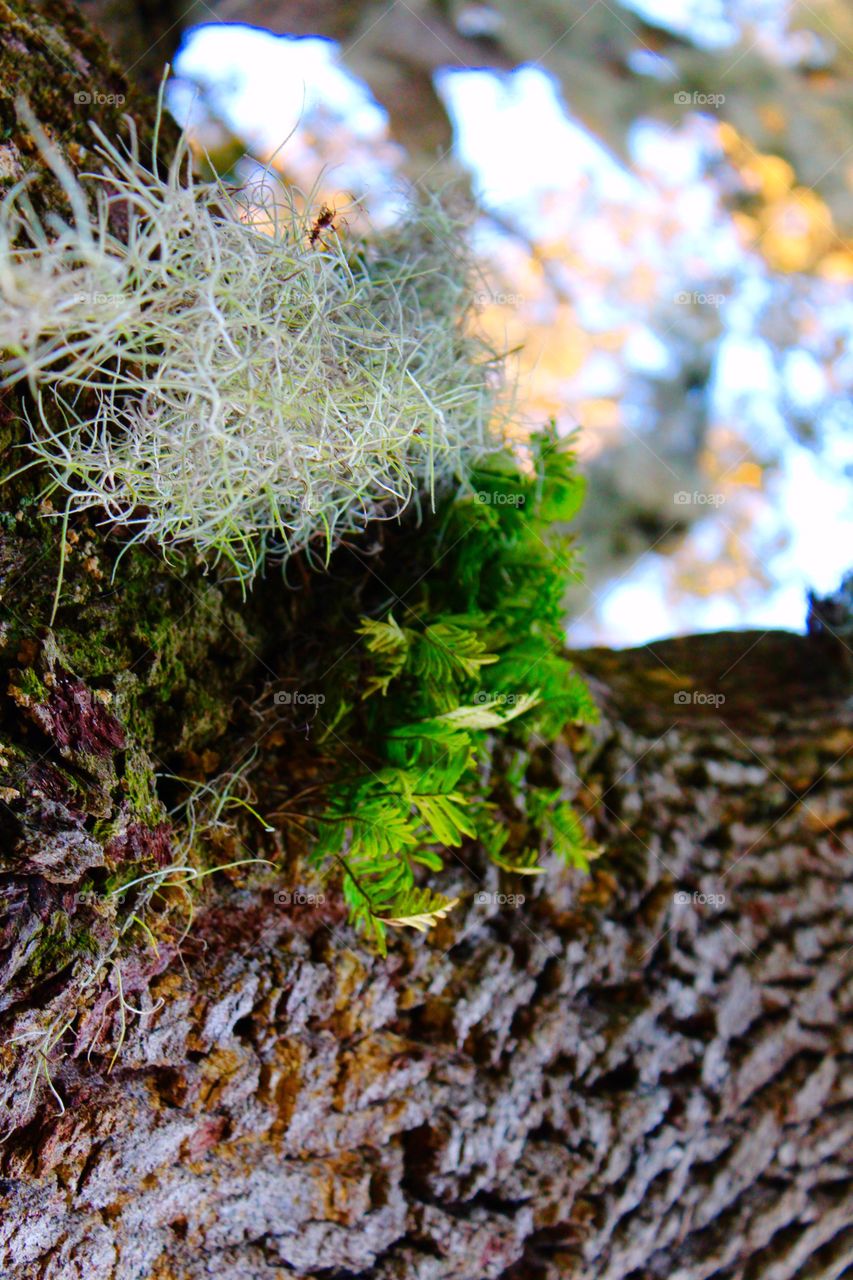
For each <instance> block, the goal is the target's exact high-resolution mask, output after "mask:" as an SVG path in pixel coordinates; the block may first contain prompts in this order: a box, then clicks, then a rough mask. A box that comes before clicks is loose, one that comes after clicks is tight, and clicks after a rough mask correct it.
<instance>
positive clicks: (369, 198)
mask: <svg viewBox="0 0 853 1280" xmlns="http://www.w3.org/2000/svg"><path fill="white" fill-rule="evenodd" d="M83 7H84V8H86V9H87V10H89V11H90V12H91V13H92V15H93V16H94V17H95V18H96V20H97V21H99V22H100V24H101V25H102V27H104V28H105V29H106V31H107V34H108V35H109V36H110V39H111V40H112V43H113V45H114V47H116V48H117V50H118V52H119V55H120V57H122V59H123V60H124V62H125V65H126V66H127V67H128V68H129V69H130V73H131V75H133V76H135V77H137V78H142V79H146V78H147V79H148V80H149V81H150V82H151V83H152V84H154V83H156V82H157V81H159V78H160V76H161V75H162V71H163V66H164V65H165V63H166V62H167V61H168V60H173V61H174V63H175V69H176V73H177V78H176V79H175V80H174V81H173V84H172V88H171V94H170V103H171V107H172V110H173V111H174V113H175V115H176V116H177V117H178V119H179V120H180V121H181V122H182V123H186V122H189V123H190V125H191V127H192V129H193V132H194V136H195V142H196V146H197V148H198V151H199V156H200V159H201V161H202V163H209V164H212V165H213V166H214V167H216V168H217V169H218V170H219V171H220V172H227V173H230V174H233V176H234V177H235V178H236V179H238V180H240V179H242V178H247V177H249V176H252V175H253V174H255V173H256V172H257V169H258V166H259V165H263V164H265V163H270V162H271V163H273V164H274V165H275V167H276V168H277V169H279V170H280V171H281V172H282V174H283V175H284V176H285V177H286V178H287V179H288V180H290V181H292V182H294V183H296V184H298V185H299V186H301V187H302V188H303V189H304V190H305V191H306V192H308V193H310V194H311V196H312V198H313V199H314V200H316V201H317V202H318V203H323V202H324V203H326V204H327V205H328V206H329V208H330V209H331V210H333V211H334V212H335V215H336V219H337V223H336V225H338V226H339V227H341V228H342V229H343V228H344V226H345V225H346V224H350V223H352V222H353V221H357V220H359V219H360V218H362V217H365V216H369V218H370V219H371V220H372V221H373V222H375V223H380V224H382V223H387V222H388V221H390V220H393V219H394V218H395V217H396V216H397V215H398V213H399V210H400V208H401V204H402V199H401V197H403V196H404V195H405V192H406V190H407V189H409V188H410V187H411V186H412V185H416V184H424V185H426V186H429V187H437V188H440V189H444V190H445V191H446V192H447V195H448V198H449V199H450V200H460V199H463V198H467V199H468V200H469V201H471V202H472V203H473V206H474V215H473V219H472V229H471V234H472V237H473V240H474V244H475V247H476V249H477V252H478V258H479V260H480V262H481V269H482V280H481V292H480V299H479V301H480V303H481V305H482V318H483V322H484V323H485V324H486V326H487V327H488V329H489V330H490V332H491V334H492V335H493V336H494V338H495V339H496V340H497V341H498V342H500V343H503V344H504V345H505V346H506V348H507V349H508V350H509V351H510V352H512V353H513V355H512V357H511V359H512V360H513V362H514V364H515V366H516V368H517V371H518V375H519V382H518V392H517V399H518V415H517V416H518V422H519V429H520V430H527V429H530V428H533V427H536V426H538V425H540V424H541V423H542V421H543V420H544V419H546V418H548V417H550V416H553V417H554V418H555V419H556V421H557V423H558V426H559V429H560V431H561V432H562V433H569V432H571V431H574V430H576V429H577V428H580V429H581V430H580V435H579V451H580V455H581V458H582V461H583V465H584V467H585V469H586V470H587V472H588V474H589V477H590V481H591V484H590V497H589V499H588V502H587V505H586V510H585V513H584V515H583V518H582V522H581V524H582V527H581V530H580V535H581V539H582V542H583V545H584V551H585V559H586V564H587V577H588V582H587V585H586V587H584V588H582V589H578V590H577V594H576V596H575V598H574V599H573V600H571V602H570V604H571V617H572V621H571V626H570V631H569V636H570V640H572V641H573V642H574V643H577V644H587V643H607V644H615V645H620V644H631V643H639V642H642V641H644V640H646V639H649V638H652V637H654V636H660V635H663V634H673V633H683V632H689V631H697V630H705V629H717V628H722V627H734V626H753V627H755V626H767V627H770V626H788V627H792V628H801V627H802V626H803V623H804V618H805V613H806V590H807V588H809V587H814V588H816V589H817V590H818V592H823V593H826V592H829V591H832V590H833V589H834V588H835V587H836V586H837V584H838V582H839V580H840V578H841V576H842V574H843V572H844V571H845V570H846V569H848V568H849V567H850V563H851V560H853V554H851V544H853V539H851V533H853V508H852V507H851V500H850V495H851V486H850V479H851V472H853V410H851V404H850V394H849V393H850V386H851V380H853V377H852V375H853V355H851V342H850V338H851V331H853V300H851V282H853V245H851V241H850V232H851V227H853V8H851V6H850V4H849V0H813V3H809V4H806V3H802V2H800V0H794V2H793V3H790V2H789V3H784V2H783V0H728V2H727V0H623V2H622V3H619V0H592V2H591V3H588V0H525V2H524V3H518V2H516V3H512V0H491V2H490V3H468V2H465V0H444V2H439V0H380V2H379V3H356V2H353V0H339V2H336V0H318V2H316V3H308V0H220V2H219V3H216V2H215V0H214V2H211V3H208V2H207V0H196V2H195V3H193V4H190V5H181V4H180V3H178V2H177V0H176V2H175V3H164V2H162V0H155V2H154V3H149V4H145V5H141V4H140V5H130V4H128V3H127V0H88V2H87V3H84V5H83ZM282 144H284V145H282Z"/></svg>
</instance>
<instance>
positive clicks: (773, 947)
mask: <svg viewBox="0 0 853 1280" xmlns="http://www.w3.org/2000/svg"><path fill="white" fill-rule="evenodd" d="M0 21H2V26H1V27H0V32H2V33H0V72H2V73H3V75H4V76H5V84H6V85H10V84H11V83H12V80H11V71H10V65H11V59H12V58H13V57H15V58H16V61H15V66H16V67H23V68H24V75H23V78H24V79H25V80H26V84H24V85H22V86H21V87H23V88H25V89H27V90H28V91H29V93H30V97H31V98H32V99H33V100H34V103H35V105H36V108H37V111H38V113H39V114H40V116H41V118H42V119H44V120H45V121H46V122H47V123H48V124H51V125H52V126H53V129H54V132H55V134H56V135H57V136H62V135H65V137H66V143H67V139H68V136H69V133H70V135H71V136H73V139H74V141H76V142H78V143H81V142H82V141H83V137H82V130H83V125H82V124H81V123H80V121H79V120H78V118H77V115H76V114H75V109H74V105H73V97H74V92H75V76H85V77H86V80H85V83H88V84H91V83H92V80H93V78H94V79H96V80H97V83H98V85H99V88H98V92H101V93H106V92H107V89H106V87H100V86H106V85H108V84H112V85H113V86H114V87H113V89H112V90H111V92H114V93H115V92H117V91H118V89H117V88H116V86H119V87H120V81H118V80H116V79H115V78H114V77H115V72H114V70H113V69H112V68H110V67H109V64H108V62H107V59H106V54H105V51H104V50H103V48H102V47H101V46H99V45H98V44H97V42H96V41H94V40H93V39H92V37H91V36H90V35H89V34H88V33H87V32H85V31H84V30H83V29H82V28H81V27H80V25H79V18H78V17H77V15H76V14H75V11H74V10H73V9H71V8H70V7H68V8H67V7H65V6H63V5H61V4H59V3H51V4H49V5H45V6H44V7H43V8H42V9H41V10H40V11H33V12H32V13H30V14H25V13H24V11H23V9H16V8H7V7H6V6H5V5H3V4H2V3H0ZM16 42H17V43H16ZM22 48H23V49H24V50H25V51H26V53H27V55H28V56H27V57H26V59H24V60H23V61H22V57H23V55H22V53H21V49H22ZM3 59H5V61H4V60H3ZM80 59H83V60H84V61H85V64H86V66H85V70H83V69H82V68H81V63H80ZM74 68H77V70H76V71H75V70H74ZM17 74H18V75H19V78H20V76H21V73H20V72H19V73H17ZM111 77H113V78H112V79H111ZM76 83H77V84H79V83H81V81H80V80H79V79H78V80H77V81H76ZM3 110H4V111H5V112H6V113H7V115H9V118H10V119H11V118H12V117H11V112H12V107H11V103H10V101H9V100H6V102H5V103H4V104H3ZM4 123H6V124H8V123H9V121H8V120H6V121H4ZM25 141H26V140H25ZM3 147H4V148H5V150H4V151H2V154H4V155H5V157H6V162H7V163H8V165H9V166H10V167H11V169H12V170H14V169H15V168H16V167H17V168H20V167H22V166H24V165H26V163H27V162H28V160H31V153H30V155H29V156H28V153H27V147H26V145H22V146H21V147H20V148H18V149H17V150H15V149H14V148H13V146H12V145H11V144H7V143H4V144H3ZM69 154H71V155H72V156H73V150H71V149H69ZM45 198H49V197H48V196H46V197H45ZM5 404H6V411H5V413H6V416H5V421H4V423H3V429H4V431H5V432H6V435H7V437H8V438H9V439H12V440H14V439H16V438H19V426H18V424H17V422H16V421H15V413H16V402H15V400H14V398H13V397H11V396H7V397H6V401H5ZM16 497H17V498H18V499H19V505H18V506H17V508H16V507H15V505H14V504H13V505H12V507H11V508H10V512H9V516H8V518H7V519H6V520H5V522H4V529H3V535H2V536H3V542H2V558H0V570H1V571H2V575H3V603H4V607H5V610H6V616H5V621H4V623H3V631H2V636H3V647H2V649H0V664H2V667H3V673H4V678H5V679H7V681H8V683H7V685H6V687H7V690H8V692H7V694H6V696H5V697H4V698H3V707H2V720H0V734H1V735H2V767H3V768H4V769H5V770H7V776H6V778H5V779H4V784H5V785H4V789H3V791H2V793H0V794H2V801H3V803H2V810H0V840H2V842H3V843H2V850H3V860H4V861H3V868H4V869H3V872H2V875H0V900H2V903H3V915H2V917H0V972H2V975H3V979H2V980H3V991H2V998H0V1010H2V1013H0V1017H2V1026H0V1040H2V1042H3V1043H2V1047H0V1062H2V1065H3V1070H4V1077H5V1078H4V1083H3V1093H2V1113H3V1115H4V1116H5V1121H4V1129H5V1141H4V1143H3V1145H2V1146H0V1179H2V1182H0V1195H1V1196H2V1227H0V1263H2V1269H3V1274H4V1275H9V1276H13V1277H15V1278H16V1280H29V1278H30V1277H33V1278H35V1277H39V1280H41V1278H43V1277H44V1278H48V1280H72V1278H73V1277H80V1280H101V1278H103V1280H107V1278H109V1280H131V1277H133V1278H134V1280H166V1278H167V1277H169V1278H174V1280H190V1278H194V1277H202V1276H211V1275H212V1276H216V1277H217V1278H218V1280H229V1278H231V1277H233V1280H238V1278H239V1280H252V1278H253V1277H258V1280H260V1278H261V1277H263V1278H264V1280H269V1277H285V1276H289V1275H297V1276H303V1277H310V1276H316V1277H321V1276H324V1277H333V1276H338V1277H341V1278H343V1277H344V1276H350V1277H352V1276H364V1277H367V1276H372V1277H387V1278H388V1280H390V1278H391V1277H401V1278H402V1277H406V1278H407V1280H408V1278H409V1277H414V1278H417V1280H431V1278H432V1277H436V1278H438V1277H442V1278H445V1277H446V1278H449V1277H456V1278H458V1280H486V1278H487V1277H499V1276H502V1277H506V1280H522V1278H524V1280H557V1277H558V1276H571V1277H575V1278H576V1280H626V1278H627V1277H631V1278H632V1280H640V1278H643V1277H649V1278H651V1277H668V1278H669V1280H676V1278H677V1280H704V1278H705V1277H712V1276H713V1277H727V1278H730V1280H735V1278H736V1277H737V1278H743V1280H785V1278H786V1277H809V1278H813V1280H817V1278H821V1280H823V1278H829V1277H836V1276H837V1277H840V1276H842V1275H843V1274H845V1272H846V1269H847V1268H848V1267H850V1266H853V1227H851V1225H850V1224H851V1221H853V1188H852V1187H851V1174H850V1165H849V1151H850V1148H851V1139H853V1118H852V1113H851V1075H850V1071H849V1064H850V1061H851V1052H853V1044H851V1033H850V1028H851V1022H850V1012H851V1003H853V995H851V970H853V949H852V948H851V936H850V935H851V928H850V925H851V917H853V843H852V842H851V836H850V800H851V794H852V793H853V760H851V757H850V752H851V748H853V708H851V705H850V703H849V701H847V702H845V701H844V694H845V692H846V683H845V682H846V681H847V680H848V677H849V671H848V668H847V667H846V666H845V663H844V662H843V661H842V658H844V657H846V652H845V651H844V649H843V648H841V647H834V646H833V644H832V643H830V641H829V640H827V639H826V638H825V637H826V634H827V633H826V632H824V633H823V634H821V635H815V636H809V637H797V636H790V635H785V634H781V633H769V634H764V635H761V634H755V635H750V634H741V635H732V634H729V635H722V636H705V637H697V638H693V639H687V640H681V641H671V642H667V643H664V644H660V645H655V646H650V647H647V648H645V649H643V650H637V651H629V652H624V653H607V652H605V651H592V652H589V653H586V654H579V655H577V662H578V665H579V666H580V667H581V669H582V670H585V671H586V672H587V673H588V675H589V677H590V679H591V681H592V683H593V687H594V689H595V692H596V695H597V698H598V700H599V702H600V705H601V707H602V710H603V717H602V722H601V724H600V725H599V726H597V727H596V728H595V729H594V730H593V731H591V732H586V733H580V732H579V733H578V734H577V735H576V736H575V737H574V738H573V739H572V740H567V741H565V742H564V743H562V744H561V745H560V746H559V748H558V749H555V750H551V749H550V748H546V747H545V746H544V745H543V746H542V747H541V750H540V752H539V767H540V769H541V770H542V772H543V774H550V775H552V776H553V777H554V778H556V779H558V780H559V781H560V782H561V784H562V786H563V787H564V790H565V793H566V795H567V796H570V797H574V798H575V800H576V803H577V805H578V807H579V808H580V810H581V811H582V812H584V813H585V815H586V818H585V820H586V823H587V825H588V826H589V829H590V831H591V833H592V834H593V835H594V836H595V838H596V840H597V841H598V842H599V843H600V844H601V845H602V846H603V848H604V850H605V852H604V854H603V856H602V858H601V859H600V861H599V862H597V863H596V864H595V871H594V873H593V875H592V876H591V877H589V878H584V877H583V876H581V875H580V874H579V873H570V872H565V871H560V870H558V869H556V868H552V869H551V872H550V874H549V875H548V876H547V877H538V878H534V879H532V880H530V879H525V880H520V879H519V878H513V877H509V876H504V875H502V874H501V873H500V872H498V871H497V869H496V868H494V867H493V866H490V865H489V864H487V861H486V859H485V857H483V856H481V854H480V852H479V851H478V850H477V849H476V848H468V849H465V850H463V852H462V855H461V856H460V857H459V858H456V859H453V860H451V861H452V868H451V869H450V870H449V871H448V872H447V873H446V875H445V878H444V882H443V883H442V884H441V886H440V887H441V888H442V890H443V891H444V892H447V893H450V894H453V895H457V894H458V895H459V896H460V897H461V899H462V902H461V904H460V906H459V907H458V908H457V909H456V910H455V911H454V912H453V913H452V914H451V916H450V917H449V919H448V920H447V921H446V922H444V923H443V924H442V925H441V926H439V928H438V929H437V930H435V931H433V932H432V933H431V934H430V935H429V936H428V938H427V939H426V940H423V939H420V938H414V939H413V938H412V937H411V936H410V935H408V934H406V935H404V936H400V937H398V938H396V939H395V940H394V945H393V946H392V949H391V952H390V955H389V957H388V959H387V960H382V959H380V958H378V957H377V956H376V955H374V954H372V953H370V952H368V951H367V950H365V949H364V948H363V947H362V946H361V945H360V944H359V943H358V941H357V940H356V938H355V937H354V936H353V935H352V933H351V932H350V930H349V929H348V928H347V926H346V925H345V924H344V922H343V921H344V914H345V913H344V911H343V908H342V905H341V903H340V901H339V898H338V895H337V892H336V890H335V887H334V884H331V885H326V886H321V885H319V884H317V883H315V882H314V881H312V880H310V878H309V877H308V876H307V874H306V872H305V871H304V869H303V868H301V867H300V866H298V865H295V864H294V863H293V861H292V860H290V861H289V860H288V859H287V858H285V859H284V860H283V862H282V864H281V870H280V872H279V873H277V878H275V879H274V880H271V879H268V880H266V881H264V879H263V878H261V877H257V878H254V879H245V878H244V879H239V878H238V877H237V876H236V875H234V876H232V878H231V879H229V878H228V877H227V876H223V877H220V878H219V879H218V883H217V887H216V888H215V889H213V888H210V889H209V891H208V893H207V897H206V899H205V902H204V906H203V908H201V909H199V910H198V911H197V913H196V916H195V919H194V921H193V922H192V926H191V928H190V930H189V932H188V933H187V935H186V937H185V938H183V939H181V938H179V937H177V936H176V937H175V938H174V940H173V941H172V942H171V943H168V942H167V943H165V944H164V943H160V944H159V945H157V946H156V948H155V947H154V946H151V945H147V944H143V945H139V946H137V948H136V949H135V950H132V951H127V950H125V951H114V952H112V953H111V959H110V960H109V961H108V962H105V963H104V964H103V965H99V966H98V967H97V970H96V971H95V972H92V970H91V968H90V969H89V970H87V969H86V965H85V957H86V955H89V956H91V955H94V954H102V949H103V939H104V937H105V936H106V935H107V932H108V929H109V928H111V927H112V926H113V925H114V922H115V919H116V914H115V911H116V908H115V902H114V900H113V898H111V897H110V893H109V884H110V877H111V876H112V875H114V874H116V873H118V872H121V870H122V868H126V867H127V866H128V865H133V866H134V867H138V868H141V869H142V871H143V873H145V872H146V869H149V870H151V871H153V870H156V869H157V868H162V867H163V866H164V865H168V864H169V863H170V862H171V860H173V858H174V856H175V845H174V841H175V833H174V832H173V831H172V830H171V827H170V824H169V822H168V821H167V815H166V812H165V810H164V808H163V804H162V801H161V799H160V795H159V793H158V784H157V783H156V780H155V778H154V771H155V769H160V770H161V772H168V771H172V772H175V771H177V770H178V767H179V765H180V767H181V769H192V768H196V769H198V770H199V776H204V775H205V772H206V771H207V772H209V771H210V770H211V769H212V768H214V767H215V766H214V765H213V764H212V763H211V760H210V759H208V757H212V756H213V755H214V754H215V755H216V756H218V757H220V758H221V759H222V760H223V761H226V762H230V761H231V760H233V759H235V757H239V754H240V751H241V750H242V748H243V745H244V743H245V740H246V723H247V722H250V721H251V717H252V713H253V712H252V709H253V708H255V707H256V706H257V705H258V702H259V699H260V698H261V695H262V693H263V689H264V687H265V686H266V684H267V682H268V681H269V679H270V677H271V675H272V676H278V675H280V674H281V673H282V672H285V673H286V672H287V671H288V670H289V669H290V670H292V669H298V668H293V667H292V665H290V666H289V664H292V663H293V662H294V661H295V658H294V656H293V653H292V651H291V647H289V644H288V645H284V644H283V642H282V636H283V635H287V634H290V632H292V631H293V629H294V626H296V628H297V630H298V629H299V628H300V627H301V628H302V630H303V631H304V630H306V629H307V622H306V619H310V620H311V631H312V636H315V637H318V638H319V643H320V645H321V646H322V644H323V643H325V642H326V640H327V631H328V630H329V629H330V627H331V623H329V622H328V616H329V615H328V609H327V604H328V600H329V596H330V594H332V593H334V592H335V591H338V588H337V586H335V585H333V586H332V587H331V588H330V589H329V590H328V591H326V592H325V594H324V588H323V587H322V585H317V586H314V587H310V588H306V589H305V590H304V591H303V592H302V594H301V596H300V595H299V593H290V594H288V593H283V592H282V589H281V586H280V585H279V587H278V589H277V591H276V590H275V589H274V586H273V585H271V584H262V585H261V586H260V587H259V588H258V589H257V590H256V591H255V593H253V596H252V597H251V599H250V600H249V602H248V603H247V605H245V606H241V607H240V608H239V609H238V607H237V601H235V599H234V598H233V597H232V595H231V594H230V592H229V590H227V589H225V588H223V587H220V586H216V585H213V584H212V583H211V582H210V581H209V580H207V579H205V578H203V577H202V576H201V575H200V574H199V573H198V572H196V571H193V570H189V571H187V572H186V573H184V574H183V575H182V576H180V577H178V576H177V575H175V574H174V573H172V572H170V571H169V569H168V568H167V567H166V566H164V565H162V564H160V562H159V561H157V560H155V559H154V557H153V556H151V555H149V554H148V553H147V552H145V551H144V550H138V551H136V552H134V553H133V554H131V555H128V556H127V557H125V559H124V560H123V561H122V564H121V566H120V572H119V574H118V575H117V577H116V582H115V585H114V586H113V585H111V582H110V579H111V569H112V567H113V564H114V561H115V557H116V549H115V548H114V547H113V546H112V545H111V544H110V542H109V541H108V540H107V539H105V538H103V537H102V536H101V535H100V534H99V532H98V530H97V529H95V528H92V527H90V526H89V525H88V524H87V523H86V521H85V520H81V521H79V522H78V524H77V525H76V526H75V527H74V528H72V529H71V531H70V533H69V537H68V548H67V565H66V581H65V586H64V588H63V597H62V598H63V601H64V602H65V603H64V604H63V605H62V607H60V609H59V611H58V613H57V616H56V623H55V625H54V626H47V625H46V624H47V620H48V619H49V617H50V614H51V603H52V597H53V589H54V586H55V572H56V569H55V566H56V558H57V557H56V551H57V538H56V536H55V535H54V534H53V533H52V532H51V531H50V530H51V528H52V527H51V526H50V525H49V523H48V522H46V521H45V520H44V519H43V517H42V516H41V515H39V514H38V513H37V511H36V509H35V508H34V505H33V503H32V501H31V499H30V495H29V494H28V493H27V491H26V490H25V489H23V488H22V489H21V490H20V491H19V492H18V493H17V494H16ZM288 628H289V629H290V630H289V631H288ZM312 643H316V640H314V639H312ZM247 708H248V710H246V709H247ZM241 709H242V710H241ZM241 717H242V718H241ZM276 732H278V731H276ZM261 741H262V742H263V749H264V752H265V753H266V754H267V755H268V756H269V759H270V760H271V761H272V763H271V764H270V765H269V766H267V767H265V769H264V770H263V771H262V773H261V780H260V782H259V784H258V794H257V807H258V809H259V811H260V812H270V811H272V810H273V809H274V807H275V803H276V798H275V797H276V793H275V790H274V778H275V776H276V772H277V771H279V772H280V771H282V770H287V769H288V768H291V767H292V763H291V762H292V760H293V759H294V758H295V757H294V753H293V751H292V747H291V739H287V740H285V739H284V738H283V737H282V735H281V733H279V736H278V737H276V733H275V732H272V731H267V730H264V733H263V734H262V735H261ZM163 761H165V764H163V763H162V762H163ZM160 785H161V787H162V784H160ZM264 788H266V790H265V789H264ZM264 848H266V846H264ZM236 856H238V857H239V856H240V853H239V851H237V853H236ZM93 872H94V873H96V874H98V875H101V876H102V877H103V878H104V880H103V883H104V892H103V894H102V895H100V896H99V895H97V894H91V893H90V894H81V893H80V891H79V889H80V885H81V883H82V882H83V881H84V878H85V877H86V876H87V875H89V874H92V873H93ZM521 895H524V897H525V899H526V900H525V901H524V902H520V901H519V898H520V896H521ZM94 899H97V901H95V900H94Z"/></svg>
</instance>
